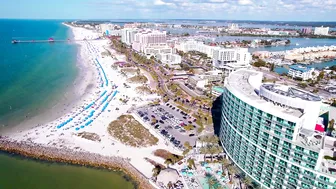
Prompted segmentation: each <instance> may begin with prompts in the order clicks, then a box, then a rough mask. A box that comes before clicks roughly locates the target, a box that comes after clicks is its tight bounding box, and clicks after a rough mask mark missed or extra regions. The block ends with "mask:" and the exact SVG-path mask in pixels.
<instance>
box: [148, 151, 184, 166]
mask: <svg viewBox="0 0 336 189" xmlns="http://www.w3.org/2000/svg"><path fill="white" fill-rule="evenodd" d="M154 155H155V156H158V157H160V158H163V159H164V160H165V161H169V162H170V163H171V164H175V163H176V162H178V161H180V160H182V159H183V156H180V155H177V154H173V153H171V152H169V151H167V150H164V149H157V150H155V151H154Z"/></svg>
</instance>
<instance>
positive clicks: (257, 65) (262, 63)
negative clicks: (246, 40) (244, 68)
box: [253, 59, 266, 67]
mask: <svg viewBox="0 0 336 189" xmlns="http://www.w3.org/2000/svg"><path fill="white" fill-rule="evenodd" d="M253 66H255V67H265V66H266V62H265V61H263V60H261V59H258V60H257V61H256V62H254V63H253Z"/></svg>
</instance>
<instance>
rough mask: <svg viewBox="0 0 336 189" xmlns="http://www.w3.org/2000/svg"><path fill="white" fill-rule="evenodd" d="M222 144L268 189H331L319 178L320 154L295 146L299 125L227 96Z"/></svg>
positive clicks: (249, 173)
mask: <svg viewBox="0 0 336 189" xmlns="http://www.w3.org/2000/svg"><path fill="white" fill-rule="evenodd" d="M222 100H223V109H222V120H221V128H220V140H221V142H222V145H223V147H224V149H225V151H226V153H227V154H228V155H229V156H230V158H231V159H232V160H233V161H234V162H235V164H237V165H238V166H239V167H240V168H241V169H242V170H243V171H244V172H245V173H246V174H248V175H249V176H251V177H252V178H253V179H254V180H255V181H258V182H259V183H260V184H262V185H263V187H266V188H328V189H333V188H335V189H336V184H335V183H331V182H330V181H329V180H328V179H327V178H320V177H319V176H318V175H316V174H315V171H314V169H315V168H316V164H317V160H318V151H314V150H310V149H306V148H304V147H303V146H300V145H298V144H297V143H295V142H293V137H294V136H293V133H294V128H295V126H296V123H293V122H290V121H287V120H284V119H281V118H279V117H276V115H271V114H269V113H267V112H263V111H261V110H259V109H258V108H256V107H253V106H250V105H249V104H247V103H245V102H243V101H242V100H240V99H239V98H237V97H236V96H234V95H233V94H232V93H231V92H230V91H229V90H228V89H225V90H224V93H223V98H222Z"/></svg>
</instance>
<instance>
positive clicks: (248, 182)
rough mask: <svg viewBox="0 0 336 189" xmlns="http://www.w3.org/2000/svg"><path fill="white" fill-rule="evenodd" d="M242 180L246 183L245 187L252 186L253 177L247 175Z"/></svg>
mask: <svg viewBox="0 0 336 189" xmlns="http://www.w3.org/2000/svg"><path fill="white" fill-rule="evenodd" d="M242 182H243V183H244V186H245V187H244V188H248V187H249V186H252V179H251V177H249V176H245V177H244V178H243V180H242Z"/></svg>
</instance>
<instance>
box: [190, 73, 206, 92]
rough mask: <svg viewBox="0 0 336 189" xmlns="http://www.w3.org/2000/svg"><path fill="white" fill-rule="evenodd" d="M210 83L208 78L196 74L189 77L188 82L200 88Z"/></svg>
mask: <svg viewBox="0 0 336 189" xmlns="http://www.w3.org/2000/svg"><path fill="white" fill-rule="evenodd" d="M208 83H209V81H208V79H206V78H202V77H200V76H196V75H194V76H189V77H188V84H189V85H191V86H192V87H195V88H198V89H202V90H203V89H205V86H206V85H208Z"/></svg>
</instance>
